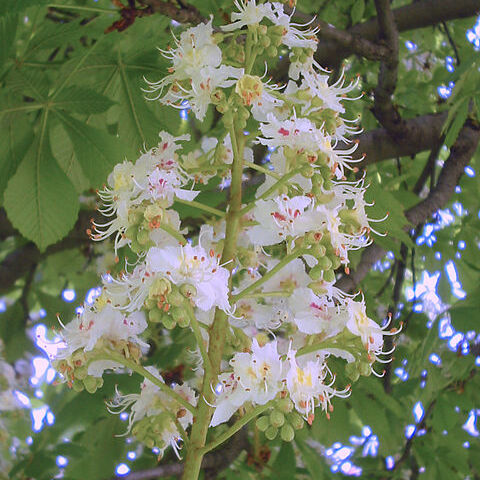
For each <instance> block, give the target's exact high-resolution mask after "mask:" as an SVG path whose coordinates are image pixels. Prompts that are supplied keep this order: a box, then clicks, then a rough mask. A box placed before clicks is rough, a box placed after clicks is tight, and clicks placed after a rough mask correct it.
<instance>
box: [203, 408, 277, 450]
mask: <svg viewBox="0 0 480 480" xmlns="http://www.w3.org/2000/svg"><path fill="white" fill-rule="evenodd" d="M273 403H274V402H271V401H270V402H267V403H266V404H265V405H259V406H258V407H256V408H254V409H253V410H251V411H250V412H248V413H246V414H245V415H244V416H243V417H242V418H240V419H239V420H237V421H236V422H235V423H234V424H233V425H232V426H231V427H230V428H229V429H228V430H226V431H225V432H224V433H222V434H221V435H219V436H218V437H217V438H216V439H215V440H214V441H213V442H211V443H209V444H208V445H206V446H205V447H203V448H202V450H201V452H202V454H203V455H205V454H206V453H207V452H209V451H210V450H213V449H214V448H216V447H218V446H219V445H221V444H222V443H223V442H226V441H227V440H228V439H229V438H230V437H231V436H233V435H235V434H236V433H237V432H238V431H239V430H240V429H241V428H242V427H243V426H244V425H246V424H247V423H248V422H250V420H253V419H254V418H255V417H258V415H260V414H262V413H263V412H264V411H265V410H268V409H269V408H270V407H272V405H273Z"/></svg>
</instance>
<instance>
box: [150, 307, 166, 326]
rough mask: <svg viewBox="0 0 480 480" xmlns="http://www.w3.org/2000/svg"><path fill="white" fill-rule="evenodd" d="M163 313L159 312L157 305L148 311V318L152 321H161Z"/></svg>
mask: <svg viewBox="0 0 480 480" xmlns="http://www.w3.org/2000/svg"><path fill="white" fill-rule="evenodd" d="M163 316H164V313H163V312H161V311H160V310H159V309H158V308H157V307H154V308H152V309H151V310H150V311H149V312H148V319H149V320H150V321H151V322H152V323H161V322H162V321H163Z"/></svg>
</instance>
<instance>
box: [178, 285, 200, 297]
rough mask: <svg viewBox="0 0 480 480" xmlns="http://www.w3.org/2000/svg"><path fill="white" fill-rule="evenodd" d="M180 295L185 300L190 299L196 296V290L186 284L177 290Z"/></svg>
mask: <svg viewBox="0 0 480 480" xmlns="http://www.w3.org/2000/svg"><path fill="white" fill-rule="evenodd" d="M179 290H180V293H181V294H182V295H183V296H184V297H186V298H192V297H194V296H195V295H196V294H197V289H196V288H195V287H194V286H193V285H190V284H188V283H184V284H183V285H181V286H180V288H179Z"/></svg>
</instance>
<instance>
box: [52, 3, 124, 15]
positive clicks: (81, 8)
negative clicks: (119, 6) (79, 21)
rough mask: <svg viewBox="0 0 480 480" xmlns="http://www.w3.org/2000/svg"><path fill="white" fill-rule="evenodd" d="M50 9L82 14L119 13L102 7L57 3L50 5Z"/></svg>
mask: <svg viewBox="0 0 480 480" xmlns="http://www.w3.org/2000/svg"><path fill="white" fill-rule="evenodd" d="M47 7H48V8H58V9H63V10H78V11H81V12H93V13H111V14H113V15H115V14H116V13H117V12H118V11H117V10H114V9H113V8H100V7H84V6H81V5H58V4H56V3H49V4H48V5H47Z"/></svg>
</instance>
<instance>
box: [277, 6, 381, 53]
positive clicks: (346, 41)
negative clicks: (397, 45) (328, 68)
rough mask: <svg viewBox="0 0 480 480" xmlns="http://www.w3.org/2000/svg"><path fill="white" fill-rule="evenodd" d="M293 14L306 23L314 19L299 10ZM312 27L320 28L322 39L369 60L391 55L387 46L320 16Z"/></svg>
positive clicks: (287, 9) (289, 9) (287, 10)
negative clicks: (334, 24)
mask: <svg viewBox="0 0 480 480" xmlns="http://www.w3.org/2000/svg"><path fill="white" fill-rule="evenodd" d="M285 11H286V12H287V13H289V14H290V13H292V12H293V10H292V9H291V8H289V7H285ZM293 15H294V17H295V20H299V21H302V22H305V23H309V22H311V21H312V17H311V16H310V15H307V14H305V13H302V12H300V11H299V10H295V12H293ZM310 27H311V28H314V27H319V28H320V33H319V37H321V39H322V40H330V41H332V42H335V43H336V44H337V45H340V46H341V47H343V48H345V49H348V50H349V51H351V52H352V53H355V54H357V55H359V56H361V57H364V58H368V59H369V60H381V59H385V58H387V57H388V56H389V55H390V49H389V48H388V47H387V46H385V45H381V44H379V43H375V42H372V41H370V40H368V39H366V38H364V37H362V36H361V35H358V34H356V33H352V32H350V31H347V30H341V29H339V28H336V27H334V26H333V25H330V24H329V23H327V22H324V21H323V20H320V19H318V18H316V19H315V20H314V21H313V22H312V23H311V24H310Z"/></svg>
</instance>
